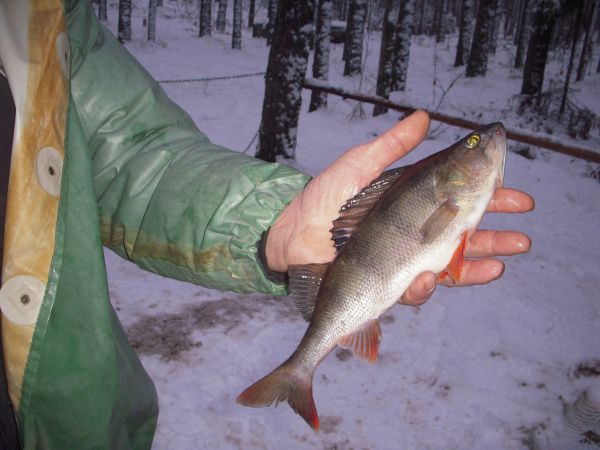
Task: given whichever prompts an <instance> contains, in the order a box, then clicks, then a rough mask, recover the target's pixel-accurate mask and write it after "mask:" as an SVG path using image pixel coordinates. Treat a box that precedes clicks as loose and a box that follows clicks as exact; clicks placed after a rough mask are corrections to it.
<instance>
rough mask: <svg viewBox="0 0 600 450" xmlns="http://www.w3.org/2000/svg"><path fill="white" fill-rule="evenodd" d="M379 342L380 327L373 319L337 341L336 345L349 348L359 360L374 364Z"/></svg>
mask: <svg viewBox="0 0 600 450" xmlns="http://www.w3.org/2000/svg"><path fill="white" fill-rule="evenodd" d="M380 342H381V327H380V326H379V320H378V319H374V320H368V321H367V322H365V323H364V324H363V325H362V326H361V327H360V328H359V329H358V330H356V331H355V332H354V333H351V334H348V335H346V336H344V337H342V338H341V339H340V340H339V341H338V345H339V346H340V347H344V348H351V349H352V350H353V351H354V354H355V355H356V356H358V357H359V358H360V359H363V360H365V361H367V362H370V363H374V362H375V361H377V355H378V353H379V343H380Z"/></svg>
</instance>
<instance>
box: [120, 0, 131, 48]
mask: <svg viewBox="0 0 600 450" xmlns="http://www.w3.org/2000/svg"><path fill="white" fill-rule="evenodd" d="M117 38H118V39H119V42H120V43H123V42H128V41H131V0H119V23H118V25H117Z"/></svg>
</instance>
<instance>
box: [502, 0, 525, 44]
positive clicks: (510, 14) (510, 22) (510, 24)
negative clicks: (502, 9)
mask: <svg viewBox="0 0 600 450" xmlns="http://www.w3.org/2000/svg"><path fill="white" fill-rule="evenodd" d="M520 4H521V0H515V1H507V2H506V18H505V20H504V37H507V36H512V35H513V33H514V31H515V12H516V11H518V9H519V7H520Z"/></svg>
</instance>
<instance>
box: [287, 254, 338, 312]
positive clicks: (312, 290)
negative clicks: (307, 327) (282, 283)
mask: <svg viewBox="0 0 600 450" xmlns="http://www.w3.org/2000/svg"><path fill="white" fill-rule="evenodd" d="M328 267H329V263H324V264H304V265H290V266H289V267H288V275H289V277H290V293H291V294H292V297H293V298H294V302H295V303H296V306H297V307H298V309H299V310H300V313H301V314H302V317H304V320H306V321H307V322H310V318H311V317H312V313H313V310H314V309H315V303H316V302H317V295H318V294H319V287H320V286H321V281H323V277H324V276H325V272H327V268H328Z"/></svg>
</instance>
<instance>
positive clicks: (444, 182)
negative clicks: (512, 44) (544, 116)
mask: <svg viewBox="0 0 600 450" xmlns="http://www.w3.org/2000/svg"><path fill="white" fill-rule="evenodd" d="M505 159H506V130H505V128H504V126H503V125H502V123H500V122H495V123H492V124H489V125H487V126H485V127H484V128H482V129H480V130H478V131H475V132H473V133H470V134H469V135H467V136H465V137H464V138H462V139H460V140H459V141H458V142H456V143H454V144H453V145H451V146H450V147H448V148H446V149H444V150H441V151H439V152H437V153H434V154H432V155H430V156H429V157H427V158H424V159H422V160H420V161H418V162H417V163H415V164H412V165H408V166H404V167H400V168H397V169H391V170H388V171H386V172H384V173H383V174H382V175H381V176H380V177H379V178H377V179H375V180H374V181H372V182H371V183H370V184H369V185H368V186H367V187H366V188H364V189H363V190H362V191H360V192H359V193H358V194H357V195H355V196H354V197H352V198H351V199H350V200H348V201H347V203H346V204H345V205H344V206H343V207H342V208H341V210H340V213H339V214H340V215H339V218H338V219H336V220H335V221H334V222H333V228H332V230H331V233H332V239H333V241H334V245H335V247H336V256H335V258H334V260H333V261H332V262H331V263H326V264H306V265H297V266H290V267H289V268H288V271H289V278H290V292H291V295H292V296H293V297H294V298H295V301H296V303H297V305H298V307H299V309H300V312H301V314H302V316H303V317H304V318H305V319H306V320H307V321H309V322H310V324H309V325H308V328H307V330H306V332H305V334H304V336H303V338H302V340H301V341H300V343H299V345H298V347H297V348H296V350H295V351H294V352H293V354H292V355H291V356H290V357H289V358H288V359H287V360H286V361H285V362H284V363H283V364H281V365H280V366H279V367H277V368H276V369H275V370H273V371H272V372H271V373H269V374H268V375H267V376H265V377H264V378H262V379H260V380H259V381H257V382H256V383H254V384H253V385H251V386H250V387H248V388H247V389H246V390H244V391H243V392H242V393H241V394H240V395H239V396H238V397H237V402H238V403H239V404H241V405H244V406H250V407H263V406H270V405H273V404H275V406H277V404H279V403H280V402H283V401H287V403H288V404H289V405H290V407H291V408H292V409H293V411H294V412H296V414H299V415H300V416H301V417H302V418H303V419H304V420H305V421H306V423H307V424H308V425H309V426H310V427H312V428H313V429H314V430H315V431H318V430H319V417H318V414H317V409H316V406H315V402H314V399H313V395H312V386H313V376H314V373H315V371H316V369H317V367H318V365H319V364H320V363H321V361H323V359H324V358H325V357H326V356H327V355H328V354H329V353H330V352H331V351H333V349H335V348H336V346H340V347H343V348H349V349H352V350H353V352H354V354H355V355H356V356H357V357H358V358H360V359H363V360H365V361H367V362H370V363H373V362H375V361H376V360H377V356H378V352H379V345H380V342H381V328H380V324H379V317H380V316H381V315H382V314H383V313H385V312H386V311H388V310H389V309H390V308H391V307H392V306H394V305H395V304H396V303H397V302H398V301H399V300H400V298H401V296H402V294H403V293H404V292H405V291H406V289H407V288H408V287H409V285H410V283H411V282H412V281H413V280H414V279H415V277H416V276H417V275H418V274H420V273H422V272H425V271H431V272H434V273H436V274H438V275H437V276H438V280H444V279H447V278H450V279H451V280H453V281H454V282H456V283H458V282H459V281H460V279H461V272H462V266H463V261H464V258H465V250H466V246H467V242H468V240H469V238H470V236H471V235H472V234H473V233H474V232H475V230H476V229H477V227H478V226H479V223H480V222H481V219H482V217H483V214H484V212H485V210H486V208H487V206H488V204H489V202H490V200H491V199H492V196H493V194H494V191H495V189H496V188H497V187H499V186H502V184H503V181H504V165H505Z"/></svg>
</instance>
